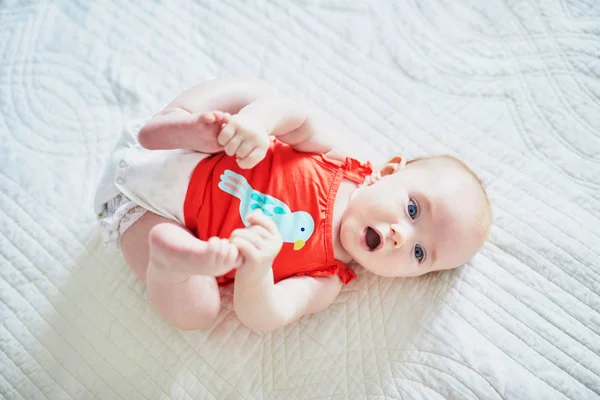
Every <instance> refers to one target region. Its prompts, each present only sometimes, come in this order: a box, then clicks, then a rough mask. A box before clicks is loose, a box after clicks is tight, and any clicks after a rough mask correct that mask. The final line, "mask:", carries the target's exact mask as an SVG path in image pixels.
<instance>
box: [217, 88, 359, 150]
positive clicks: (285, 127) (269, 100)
mask: <svg viewBox="0 0 600 400" xmlns="http://www.w3.org/2000/svg"><path fill="white" fill-rule="evenodd" d="M257 121H258V122H259V124H261V125H262V126H264V127H265V130H266V133H267V134H269V135H273V136H275V137H277V138H278V139H279V140H281V141H282V142H284V143H287V144H289V145H291V146H292V147H294V148H295V149H296V150H298V151H303V152H311V153H325V154H328V155H333V156H338V155H339V156H340V157H345V155H348V154H349V153H351V152H352V151H351V149H350V148H349V147H348V143H347V142H348V141H347V140H346V141H344V140H342V138H343V134H344V132H346V131H347V128H346V127H344V126H343V124H342V123H341V122H339V121H337V120H335V119H334V118H332V117H330V116H328V115H326V114H325V113H324V112H322V111H321V110H319V109H318V108H316V107H314V106H312V105H310V104H308V103H306V102H303V101H300V100H298V99H294V98H288V97H279V96H265V97H261V98H259V99H257V100H255V101H253V102H252V103H250V104H248V105H247V106H245V107H244V108H242V109H241V110H240V111H239V113H238V115H234V116H233V117H232V119H231V121H230V124H229V125H234V126H235V125H237V126H236V127H235V128H238V129H240V128H241V129H244V128H246V126H245V125H248V126H249V127H252V126H253V125H255V126H256V125H259V124H257V123H255V122H257ZM226 128H227V127H226ZM337 158H339V157H337Z"/></svg>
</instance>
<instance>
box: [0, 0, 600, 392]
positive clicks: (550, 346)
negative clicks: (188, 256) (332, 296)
mask: <svg viewBox="0 0 600 400" xmlns="http://www.w3.org/2000/svg"><path fill="white" fill-rule="evenodd" d="M300 4H302V5H300ZM599 26H600V3H598V2H595V1H591V0H547V1H543V2H537V1H509V0H490V1H486V2H480V1H475V0H463V1H461V2H447V1H442V0H424V1H420V0H419V1H416V0H406V1H403V2H396V1H389V2H386V1H378V2H373V4H372V5H368V4H367V3H366V2H354V1H333V0H324V1H321V2H303V3H297V2H286V1H280V0H271V1H266V2H258V3H256V4H253V5H250V4H246V3H245V2H239V1H233V0H230V1H224V2H212V1H195V2H192V1H187V2H183V1H181V2H174V1H173V2H161V1H155V2H149V1H148V2H138V5H135V3H134V2H120V1H115V0H113V1H100V0H90V1H87V0H72V1H53V2H34V1H28V0H21V1H20V0H5V1H3V2H0V54H1V56H0V231H1V233H2V234H1V235H0V397H2V398H6V399H44V398H48V399H88V398H99V399H118V398H122V399H157V398H173V399H198V398H206V399H238V398H251V399H275V398H329V399H347V398H366V397H368V398H388V399H389V398H393V399H408V398H428V399H435V398H460V399H464V398H489V399H504V398H577V399H583V398H595V397H598V396H600V378H599V375H600V337H599V335H600V318H599V315H600V314H599V312H600V278H599V276H600V275H599V272H598V260H599V259H600V257H599V255H600V245H599V243H600V241H599V238H600V197H599V195H598V193H599V189H600V163H599V160H600V128H599V127H600V113H599V112H598V110H599V106H600V100H599V99H600V80H599V79H598V77H599V75H600V64H599V63H598V57H599V56H600V30H599V29H598V27H599ZM237 74H246V75H255V76H261V77H263V78H264V79H266V80H268V81H271V82H272V83H274V84H275V85H278V86H280V87H282V88H283V89H285V90H287V91H289V92H290V93H296V94H299V95H302V96H306V97H308V98H310V99H313V100H314V101H315V102H317V103H318V104H320V105H321V106H323V107H325V108H326V109H327V110H329V112H331V113H332V114H333V115H335V116H337V117H338V118H341V119H343V120H344V121H345V122H346V124H347V125H348V126H350V127H352V130H351V131H349V132H347V135H348V140H352V141H355V142H357V143H359V144H360V145H361V147H362V148H363V149H364V153H365V155H366V156H368V157H371V158H373V159H374V160H375V161H382V160H384V159H385V158H386V157H389V156H391V155H392V154H394V153H396V152H400V153H402V154H405V155H407V156H411V157H412V156H418V155H423V154H431V153H449V154H453V155H456V156H459V157H461V158H463V159H464V160H466V161H467V162H468V163H469V164H470V165H471V166H473V168H474V169H475V171H476V172H477V173H478V174H479V175H481V177H482V178H483V179H484V181H485V182H486V185H487V188H488V191H489V195H490V199H491V202H492V203H493V212H494V219H495V225H494V228H493V230H492V233H491V238H490V241H489V243H488V244H486V246H485V247H484V249H483V250H482V251H481V253H480V254H479V255H477V256H476V257H475V258H474V259H473V260H472V262H470V263H469V264H468V265H466V266H465V267H464V268H462V269H461V270H459V271H456V272H454V273H451V274H446V275H443V276H442V278H440V279H438V280H420V281H418V282H414V281H400V280H395V281H391V280H385V279H380V278H376V277H373V276H368V275H366V274H365V273H362V271H359V279H358V281H357V282H356V283H354V284H352V285H350V286H349V287H348V288H346V289H345V290H344V292H343V293H342V294H341V296H340V298H339V299H338V300H337V301H336V303H335V304H334V305H333V306H332V307H331V308H330V309H328V310H326V311H325V312H323V313H321V314H318V315H315V316H312V317H309V318H304V319H302V320H301V321H299V322H298V323H297V324H294V325H293V326H290V327H287V328H285V329H283V330H281V331H279V332H275V333H272V334H266V335H257V334H254V333H251V332H249V331H248V330H246V329H245V328H244V327H243V326H241V325H240V324H239V323H238V322H237V320H236V319H235V318H234V316H233V315H232V311H231V292H230V291H227V290H226V291H225V294H224V303H225V310H224V312H223V313H222V316H221V318H220V321H219V323H218V324H217V326H216V327H215V328H214V329H213V330H211V331H210V332H206V333H181V332H179V331H177V330H175V329H173V328H172V327H171V326H169V325H168V324H167V323H165V322H164V321H162V320H161V319H160V318H159V317H158V316H157V315H156V314H155V313H154V312H153V311H152V309H151V307H150V305H149V303H148V301H147V299H146V298H145V293H144V288H143V286H142V285H141V284H140V283H139V282H136V281H135V278H134V277H133V274H131V273H130V272H129V271H128V269H127V267H126V266H125V264H124V262H123V260H122V258H121V257H120V256H118V255H116V254H107V253H106V252H105V250H104V249H103V248H102V246H101V244H100V235H99V233H98V231H97V229H96V227H95V222H94V215H93V213H92V210H91V201H92V196H93V191H94V186H95V183H96V181H97V179H98V178H99V174H100V172H101V168H102V163H103V161H104V159H105V157H106V155H107V153H108V151H109V150H110V149H111V147H112V145H113V143H114V141H115V140H116V138H117V137H116V135H117V133H118V131H119V129H118V128H119V127H120V125H121V124H122V123H124V122H125V121H126V120H128V119H129V118H131V117H134V116H139V115H148V114H150V113H152V112H155V111H156V110H158V109H159V107H161V106H162V105H163V104H164V103H165V102H166V101H168V100H169V99H171V98H172V97H173V96H175V95H176V94H177V93H179V92H180V91H181V90H182V89H183V88H185V87H188V86H190V85H192V84H194V83H196V82H198V81H202V80H206V79H210V78H213V77H216V76H224V75H237Z"/></svg>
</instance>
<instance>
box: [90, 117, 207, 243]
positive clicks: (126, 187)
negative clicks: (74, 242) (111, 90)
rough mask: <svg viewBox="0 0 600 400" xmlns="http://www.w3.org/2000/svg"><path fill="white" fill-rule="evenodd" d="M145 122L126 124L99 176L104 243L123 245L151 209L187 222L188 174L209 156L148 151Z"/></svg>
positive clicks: (97, 200) (97, 205)
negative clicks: (142, 141) (141, 139)
mask: <svg viewBox="0 0 600 400" xmlns="http://www.w3.org/2000/svg"><path fill="white" fill-rule="evenodd" d="M142 126H143V123H141V122H137V121H136V122H132V123H129V124H127V125H126V126H125V128H124V131H123V133H122V136H121V138H120V139H119V141H118V143H117V144H116V146H115V148H114V149H113V151H112V153H111V155H110V157H109V159H108V161H107V163H106V167H105V170H104V174H103V175H102V178H101V179H100V182H99V184H98V187H97V190H96V196H95V199H94V211H95V213H96V216H97V219H98V223H99V225H100V229H101V231H102V236H103V239H104V244H105V246H106V247H107V248H117V249H118V248H120V240H121V236H122V235H123V233H124V232H125V231H126V230H127V229H128V228H129V227H131V225H133V224H134V223H135V222H136V221H137V220H139V219H140V218H141V217H142V216H143V215H144V214H145V213H146V212H147V211H152V212H153V213H155V214H158V215H160V216H163V217H165V218H168V219H170V220H173V221H176V222H179V223H180V224H182V225H183V224H184V216H183V203H184V201H185V195H186V193H187V187H188V185H189V180H190V176H191V174H192V172H193V170H194V168H195V167H196V165H197V164H198V162H200V160H202V159H203V158H205V157H207V156H208V154H205V153H198V152H194V151H189V150H180V149H177V150H148V149H145V148H143V147H142V146H141V145H140V144H139V142H138V139H137V136H138V132H139V130H140V129H141V127H142Z"/></svg>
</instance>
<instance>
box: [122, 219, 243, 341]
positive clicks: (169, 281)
mask: <svg viewBox="0 0 600 400" xmlns="http://www.w3.org/2000/svg"><path fill="white" fill-rule="evenodd" d="M222 247H225V246H222ZM217 250H219V249H217ZM227 250H231V249H230V248H229V249H227ZM121 251H122V252H123V255H124V257H125V260H126V261H127V263H128V264H129V266H130V267H131V269H132V270H133V271H134V273H135V274H136V275H137V277H138V278H139V279H140V280H141V281H142V282H144V283H145V284H146V286H147V288H148V297H149V298H150V301H151V302H152V304H153V305H154V307H155V308H156V310H157V311H158V312H159V313H160V314H161V315H162V316H163V317H164V318H165V319H166V320H168V321H169V322H171V323H172V324H173V325H175V326H176V327H178V328H180V329H185V330H196V329H206V328H209V327H210V326H212V324H213V323H214V322H215V320H216V318H217V316H218V314H219V309H220V306H221V300H220V296H219V288H218V285H217V282H216V279H215V278H214V276H216V275H220V274H221V273H222V272H221V271H222V270H223V267H220V269H221V271H216V270H214V271H213V270H212V269H211V267H212V266H211V262H212V261H216V264H224V263H229V264H230V265H231V267H230V268H229V269H231V268H232V267H233V265H234V264H235V260H236V259H237V249H236V250H235V251H233V252H222V253H225V254H221V253H220V252H219V251H216V253H217V254H216V256H215V246H214V245H213V246H211V245H209V244H208V243H207V242H203V241H201V240H198V239H196V238H195V237H194V236H192V234H191V233H189V232H188V231H187V230H186V229H185V228H184V227H183V226H181V225H179V224H177V223H176V222H173V221H171V220H169V219H166V218H163V217H160V216H158V215H156V214H154V213H151V212H147V213H146V214H145V215H144V216H143V217H142V218H140V219H139V220H138V221H137V222H136V223H135V224H133V225H132V226H131V227H130V228H129V229H128V230H126V231H125V232H124V233H123V236H122V238H121ZM215 266H216V267H219V266H218V265H215ZM217 269H219V268H217ZM225 272H227V271H225Z"/></svg>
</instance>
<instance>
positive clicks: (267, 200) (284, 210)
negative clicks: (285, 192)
mask: <svg viewBox="0 0 600 400" xmlns="http://www.w3.org/2000/svg"><path fill="white" fill-rule="evenodd" d="M250 200H251V202H250V209H251V210H256V209H257V208H260V209H261V210H262V212H263V213H264V214H265V215H266V216H267V217H274V216H275V215H283V214H291V211H290V208H289V207H288V206H287V205H286V204H285V203H284V202H282V201H281V200H278V199H276V198H275V197H272V196H269V195H267V194H262V193H260V192H257V191H256V190H255V191H253V192H252V194H251V195H250Z"/></svg>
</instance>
